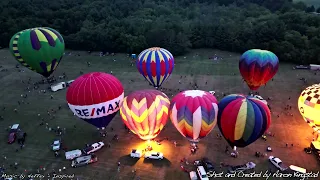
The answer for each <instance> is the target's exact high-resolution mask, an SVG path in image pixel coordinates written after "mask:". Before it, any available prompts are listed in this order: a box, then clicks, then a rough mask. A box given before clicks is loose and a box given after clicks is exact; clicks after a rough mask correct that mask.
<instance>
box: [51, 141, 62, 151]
mask: <svg viewBox="0 0 320 180" xmlns="http://www.w3.org/2000/svg"><path fill="white" fill-rule="evenodd" d="M60 147H61V142H60V140H55V141H53V144H52V150H53V151H59V150H60Z"/></svg>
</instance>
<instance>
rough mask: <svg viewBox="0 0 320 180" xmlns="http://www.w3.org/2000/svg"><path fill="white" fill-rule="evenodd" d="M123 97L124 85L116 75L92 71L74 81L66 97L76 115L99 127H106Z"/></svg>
mask: <svg viewBox="0 0 320 180" xmlns="http://www.w3.org/2000/svg"><path fill="white" fill-rule="evenodd" d="M123 97H124V92H123V86H122V84H121V82H120V81H119V80H118V79H117V78H116V77H114V76H112V75H110V74H106V73H103V72H91V73H88V74H84V75H82V76H80V77H78V78H77V79H76V80H75V81H73V83H72V84H71V85H70V87H69V88H68V91H67V97H66V98H67V102H68V105H69V108H70V109H71V111H72V112H73V113H74V114H75V115H76V116H78V117H79V118H81V119H83V120H84V121H86V122H88V123H90V124H92V125H94V126H95V127H97V128H104V127H106V126H107V125H108V124H109V123H110V121H111V120H112V119H113V117H114V116H115V115H116V114H117V112H118V110H119V109H120V103H121V102H122V100H123Z"/></svg>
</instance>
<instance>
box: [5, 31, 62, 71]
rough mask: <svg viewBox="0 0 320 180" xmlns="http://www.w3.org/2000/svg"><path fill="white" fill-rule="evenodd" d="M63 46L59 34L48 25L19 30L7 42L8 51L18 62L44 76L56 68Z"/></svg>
mask: <svg viewBox="0 0 320 180" xmlns="http://www.w3.org/2000/svg"><path fill="white" fill-rule="evenodd" d="M64 47H65V45H64V40H63V38H62V36H61V34H60V33H59V32H57V31H56V30H54V29H52V28H48V27H39V28H32V29H26V30H23V31H20V32H18V33H16V34H15V35H13V36H12V38H11V40H10V43H9V48H10V51H11V53H12V55H13V56H14V57H15V58H16V60H17V61H18V62H19V63H21V64H22V65H23V66H25V67H27V68H29V69H30V70H32V71H35V72H37V73H39V74H41V75H43V76H44V77H49V76H50V75H51V74H52V73H53V71H54V70H55V69H56V68H57V66H58V64H59V63H60V61H61V59H62V56H63V53H64Z"/></svg>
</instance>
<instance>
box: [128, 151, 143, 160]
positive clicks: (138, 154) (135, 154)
mask: <svg viewBox="0 0 320 180" xmlns="http://www.w3.org/2000/svg"><path fill="white" fill-rule="evenodd" d="M141 156H142V151H141V150H138V149H132V150H131V153H130V157H133V158H140V157H141Z"/></svg>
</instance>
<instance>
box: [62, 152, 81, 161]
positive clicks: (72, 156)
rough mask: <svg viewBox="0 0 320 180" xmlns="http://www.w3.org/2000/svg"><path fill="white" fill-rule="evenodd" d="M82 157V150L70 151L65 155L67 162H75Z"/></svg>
mask: <svg viewBox="0 0 320 180" xmlns="http://www.w3.org/2000/svg"><path fill="white" fill-rule="evenodd" d="M81 155H82V152H81V150H79V149H76V150H73V151H68V152H66V153H65V156H66V159H67V160H73V159H75V158H77V157H80V156H81Z"/></svg>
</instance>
